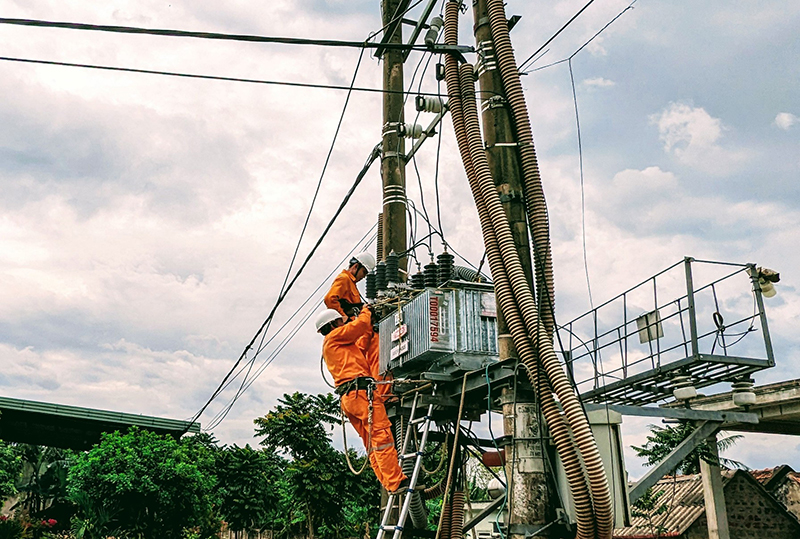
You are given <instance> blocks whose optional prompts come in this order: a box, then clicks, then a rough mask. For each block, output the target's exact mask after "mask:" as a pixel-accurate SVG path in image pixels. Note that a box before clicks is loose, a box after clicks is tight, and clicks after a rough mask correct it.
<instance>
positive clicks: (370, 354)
mask: <svg viewBox="0 0 800 539" xmlns="http://www.w3.org/2000/svg"><path fill="white" fill-rule="evenodd" d="M340 299H343V300H344V301H346V302H348V303H361V294H360V293H359V292H358V288H357V287H356V280H355V277H353V275H352V274H351V273H350V272H349V271H347V270H342V272H341V273H340V274H339V275H337V276H336V279H334V281H333V284H332V285H331V289H330V290H329V291H328V293H327V294H326V295H325V306H326V307H328V308H329V309H335V310H337V311H339V313H340V314H342V315H347V316H348V317H349V316H350V315H349V313H345V312H344V311H343V310H342V307H341V305H340V304H339V300H340ZM373 335H374V338H373ZM379 341H380V339H378V335H377V334H375V333H374V332H373V331H370V332H369V333H368V334H366V335H364V336H363V337H361V338H360V339H359V340H358V343H357V344H358V347H359V348H361V350H362V351H363V352H364V355H365V356H366V357H367V363H368V364H369V373H370V376H372V377H373V378H374V379H375V380H376V381H382V380H384V378H383V377H382V376H381V375H380V362H381V360H380V350H379V348H378V346H379ZM390 391H391V386H390V384H379V385H378V387H377V389H376V390H375V397H376V398H381V399H383V400H385V395H386V394H387V393H389V392H390Z"/></svg>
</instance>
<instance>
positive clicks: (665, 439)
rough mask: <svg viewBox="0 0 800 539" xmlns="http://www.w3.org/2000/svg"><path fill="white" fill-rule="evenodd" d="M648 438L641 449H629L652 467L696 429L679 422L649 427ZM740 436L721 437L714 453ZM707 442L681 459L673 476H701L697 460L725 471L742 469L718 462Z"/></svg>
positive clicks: (732, 462)
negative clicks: (719, 466)
mask: <svg viewBox="0 0 800 539" xmlns="http://www.w3.org/2000/svg"><path fill="white" fill-rule="evenodd" d="M649 428H650V434H649V435H648V436H647V441H646V442H645V443H644V445H642V446H641V447H637V446H631V447H632V449H633V450H634V451H635V452H636V454H637V455H638V456H640V457H643V458H644V459H645V465H647V466H654V465H656V464H658V463H659V462H661V461H662V460H664V457H666V456H667V455H669V454H670V452H671V451H672V450H673V449H675V448H676V447H678V445H680V443H681V442H683V441H684V440H685V439H686V438H687V437H688V436H689V435H690V434H691V433H692V432H694V430H695V426H694V425H693V424H692V423H691V422H689V421H681V422H680V423H677V424H676V425H674V426H673V425H667V426H666V427H659V426H657V425H650V426H649ZM740 438H741V436H740V435H733V436H724V437H722V438H719V439H718V440H717V450H718V451H725V450H726V449H729V448H731V447H732V446H733V445H735V444H736V442H737V440H739V439H740ZM714 453H715V452H714V451H712V448H711V446H710V445H709V444H708V442H707V441H706V442H703V443H702V444H700V445H699V446H697V447H696V448H695V449H694V450H693V451H692V452H691V453H689V455H688V456H687V457H686V458H685V459H683V460H682V461H681V462H680V463H679V464H678V466H677V467H676V468H675V473H679V474H696V473H700V459H703V460H704V461H706V462H710V463H712V464H717V465H721V466H723V467H725V468H744V467H745V466H744V465H743V464H742V463H740V462H737V461H735V460H731V459H725V458H719V460H717V458H716V456H715V455H714Z"/></svg>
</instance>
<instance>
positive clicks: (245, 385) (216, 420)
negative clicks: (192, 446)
mask: <svg viewBox="0 0 800 539" xmlns="http://www.w3.org/2000/svg"><path fill="white" fill-rule="evenodd" d="M376 227H377V224H375V225H373V226H372V228H371V229H370V231H369V232H367V234H365V235H364V237H366V236H367V235H369V234H370V233H372V232H373V231H374V230H375V228H376ZM376 236H377V234H373V236H372V238H371V239H370V240H369V241H368V242H367V244H366V246H368V245H369V244H370V243H372V242H373V241H374V240H375V238H376ZM364 237H362V239H361V240H359V241H358V242H357V243H356V245H355V246H354V247H353V248H352V249H351V250H350V252H349V253H348V255H347V256H345V258H344V261H346V260H347V259H348V258H349V256H350V255H352V253H353V252H355V251H356V250H357V249H358V246H359V245H360V244H361V241H363V239H364ZM366 246H365V247H363V248H366ZM363 248H362V249H363ZM341 264H342V262H340V263H339V264H337V265H336V266H335V267H334V269H333V270H332V271H331V272H330V273H329V274H328V276H327V277H325V279H323V280H322V282H320V284H319V285H318V286H317V288H316V289H315V290H314V291H313V292H311V294H309V296H308V298H307V299H306V301H304V302H303V304H302V305H300V307H298V308H297V309H296V310H295V314H293V315H292V316H291V317H290V318H289V320H287V321H286V322H285V323H284V324H283V326H281V328H280V329H279V330H278V331H277V332H276V333H275V334H274V335H273V336H272V338H271V339H270V340H269V342H268V343H267V344H265V345H264V348H265V347H266V346H268V345H269V344H270V343H271V342H272V341H273V340H274V339H275V338H276V337H277V336H278V334H279V333H280V332H281V331H282V330H283V328H285V327H286V326H287V325H288V323H289V322H290V321H291V320H292V319H293V318H294V317H295V315H296V314H297V313H299V312H300V311H301V309H303V307H305V306H306V305H307V304H308V302H309V301H311V299H312V298H314V297H316V294H317V292H319V290H320V289H321V288H322V287H323V286H325V285H326V284H327V283H328V281H329V279H330V278H331V276H332V275H333V274H334V273H335V272H336V271H338V270H339V268H340V267H341ZM317 306H318V303H313V304H312V305H311V308H310V309H309V310H308V311H307V312H306V314H305V315H304V316H303V317H302V319H301V320H300V321H299V322H297V324H295V326H294V327H293V328H292V329H291V330H290V332H289V334H288V335H286V336H285V337H284V338H283V340H282V341H281V342H280V343H278V345H277V346H276V348H275V349H274V350H273V351H272V352H271V353H270V355H269V356H268V357H267V358H266V359H265V360H264V361H263V362H262V364H261V365H260V366H259V368H258V369H257V370H256V372H255V374H254V375H253V376H252V377H249V378H245V380H243V382H242V388H241V390H240V391H239V392H237V394H236V395H234V396H233V398H232V399H231V400H230V401H229V402H228V403H227V404H226V405H225V406H224V407H223V408H222V409H221V410H220V411H219V412H217V414H216V415H215V416H214V417H213V418H212V420H211V421H210V422H209V425H208V426H207V427H206V428H205V429H204V430H206V431H211V430H212V429H214V428H216V427H217V426H218V425H219V424H220V423H221V422H222V421H223V420H224V419H225V418H226V417H227V415H228V413H229V412H230V411H231V409H232V408H233V406H234V404H236V401H238V400H239V398H240V397H241V396H242V394H244V392H245V391H247V390H248V389H249V388H250V386H252V385H253V383H254V382H255V381H256V379H258V377H259V376H261V374H263V372H264V371H265V370H266V368H267V367H269V365H270V364H272V362H273V361H274V360H275V358H277V357H278V355H279V354H280V353H281V352H282V351H283V349H284V348H286V346H287V345H288V344H289V343H290V342H291V341H292V339H293V338H294V337H295V335H297V333H298V332H299V331H300V329H302V327H303V326H304V325H305V324H306V322H308V320H309V319H310V318H311V316H313V314H314V313H315V312H316V310H317ZM264 348H261V349H260V350H258V351H257V352H256V355H258V353H259V352H261V350H263V349H264ZM252 361H253V362H254V361H255V356H254V357H253V360H252ZM251 365H252V362H251ZM242 370H244V367H243V368H242ZM242 370H240V371H239V372H240V373H241V372H242ZM248 375H249V369H248ZM237 376H238V375H237ZM323 379H324V376H323Z"/></svg>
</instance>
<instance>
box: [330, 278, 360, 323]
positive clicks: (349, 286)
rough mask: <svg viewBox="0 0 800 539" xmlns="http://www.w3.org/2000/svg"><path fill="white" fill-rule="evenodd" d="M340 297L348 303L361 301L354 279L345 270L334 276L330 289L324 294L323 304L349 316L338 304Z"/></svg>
mask: <svg viewBox="0 0 800 539" xmlns="http://www.w3.org/2000/svg"><path fill="white" fill-rule="evenodd" d="M340 299H343V300H345V301H346V302H348V303H363V302H362V301H361V294H359V292H358V288H356V279H355V277H353V276H352V275H351V274H350V272H349V271H347V270H342V272H341V273H340V274H339V275H337V276H336V279H334V280H333V284H332V285H331V289H330V290H328V293H327V294H325V306H326V307H327V308H328V309H335V310H337V311H339V314H341V315H346V316H348V317H349V316H350V313H345V312H344V311H343V310H342V306H341V305H340V304H339V300H340Z"/></svg>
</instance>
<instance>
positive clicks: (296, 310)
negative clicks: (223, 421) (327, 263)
mask: <svg viewBox="0 0 800 539" xmlns="http://www.w3.org/2000/svg"><path fill="white" fill-rule="evenodd" d="M377 226H378V225H377V223H376V224H374V225H372V227H371V228H370V229H369V231H367V233H366V234H364V236H362V237H361V239H360V240H358V242H357V243H356V244H355V246H354V247H353V248H352V249H351V250H350V252H348V253H347V254H346V255H345V256H344V258H343V259H342V260H341V261H339V262H338V263H337V264H336V265H335V266H334V268H333V269H332V270H331V271H330V273H328V275H327V276H326V277H325V278H324V279H323V280H322V281H321V282H320V283H319V285H317V287H316V288H315V289H314V290H313V291H312V292H311V293H310V294H309V295H308V297H307V298H306V300H305V301H304V302H303V303H302V304H300V306H299V307H297V308H296V309H295V311H294V313H293V314H292V315H291V316H290V317H289V318H288V319H287V320H286V321H285V322H284V323H283V325H282V326H281V327H280V328H278V330H277V331H275V333H274V334H273V335H272V337H270V339H269V340H268V341H267V342H266V343H264V344H263V346H261V347H260V348H259V349H257V350H256V355H257V354H259V353H260V352H261V351H263V350H264V349H265V348H266V347H267V346H269V345H270V344H271V343H272V342H273V341H274V340H275V339H276V338H277V337H278V335H280V333H281V332H282V331H283V330H284V329H285V328H286V327H287V326H288V325H289V323H290V322H291V321H292V320H294V318H295V317H296V316H297V315H298V314H299V313H300V312H301V311H302V309H303V308H304V307H305V306H306V305H308V303H309V302H310V301H311V300H312V299H314V298H315V297H316V295H317V293H318V292H319V291H320V289H322V287H323V286H325V285H326V284H327V283H328V281H329V279H330V278H331V277H332V276H333V275H334V273H336V272H337V271H339V269H340V267H341V265H342V264H343V263H345V262H347V260H349V259H350V257H351V256H352V254H353V253H354V252H356V250H358V248H359V245H361V244H362V242H363V241H364V240H365V239H366V238H367V237H368V236H369V235H370V234H372V236H371V238H370V239H369V240H367V243H366V244H365V245H364V247H362V248H361V249H362V250H363V249H366V248H367V247H368V246H369V245H370V244H371V243H372V242H373V241H375V238H376V236H377V234H376V233H375V232H374V231H375V229H376V228H377ZM315 308H316V304H314V305H313V306H312V310H311V312H312V313H313V312H314V309H315ZM303 323H305V319H304V320H303V321H302V322H301V323H300V324H299V325H297V326H295V328H298V327H299V326H302V324H303ZM290 332H294V333H296V331H295V329H292V330H290ZM294 333H292V337H293V336H294ZM289 340H291V337H290V338H289ZM284 342H287V341H286V338H284V340H283V341H281V343H279V344H278V347H281V348H282V345H283V343H284ZM274 355H275V352H274V351H273V353H272V354H271V355H270V358H269V359H270V360H271V359H272V357H273V356H274ZM254 360H255V358H253V361H254ZM248 365H250V366H252V362H248ZM246 368H248V366H242V368H241V369H240V370H239V372H238V373H236V375H234V376H233V377H231V379H230V380H229V381H228V382H227V384H226V385H225V386H224V387H223V388H222V389H223V390H225V389H227V388H228V387H229V386H230V385H231V384H232V383H233V382H234V381H235V380H236V379H238V378H239V376H240V375H241V374H242V373H243V372H244V370H245V369H246ZM258 372H260V370H259V371H258ZM248 375H249V370H248ZM257 376H258V375H256V377H257ZM245 380H247V378H245ZM242 385H243V386H245V382H243V383H242ZM247 387H249V385H248V386H247ZM239 396H241V395H240V394H239V393H237V395H236V397H235V398H234V400H233V401H232V402H229V403H228V404H227V405H226V408H227V407H229V406H231V405H232V404H233V402H235V400H236V399H238V398H239ZM224 409H225V408H223V410H224ZM220 413H222V412H218V414H217V415H219V414H220ZM216 419H217V417H216V416H215V417H214V418H212V422H213V421H215V420H216ZM210 428H213V427H206V430H208V429H210Z"/></svg>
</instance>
